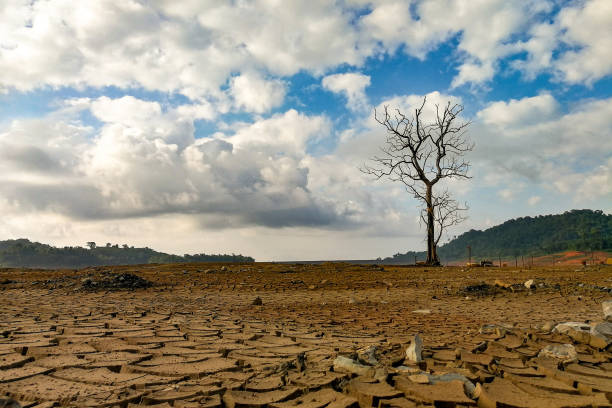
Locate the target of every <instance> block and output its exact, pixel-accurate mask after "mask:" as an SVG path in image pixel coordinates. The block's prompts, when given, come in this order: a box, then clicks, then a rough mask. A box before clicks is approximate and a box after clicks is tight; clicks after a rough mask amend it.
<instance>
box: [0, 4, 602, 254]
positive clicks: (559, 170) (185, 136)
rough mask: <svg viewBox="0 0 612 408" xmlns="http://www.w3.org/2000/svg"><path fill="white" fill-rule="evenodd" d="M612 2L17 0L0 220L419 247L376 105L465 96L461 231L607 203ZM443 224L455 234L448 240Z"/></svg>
mask: <svg viewBox="0 0 612 408" xmlns="http://www.w3.org/2000/svg"><path fill="white" fill-rule="evenodd" d="M610 50H612V1H610V0H585V1H578V0H575V1H563V0H548V1H547V0H521V1H506V0H405V1H401V0H374V1H367V0H343V1H330V0H304V1H301V0H295V1H282V0H234V1H229V0H228V1H226V2H223V1H214V0H211V1H207V0H181V1H177V0H122V1H116V0H87V1H74V0H4V1H1V2H0V73H1V74H0V212H1V213H2V217H0V239H9V238H19V237H27V238H30V239H33V240H38V241H42V242H46V243H51V244H54V245H61V246H63V245H85V242H87V241H96V242H98V243H105V242H113V243H119V244H122V243H127V244H129V245H135V246H150V247H153V248H156V249H159V250H164V251H168V252H173V253H179V254H182V253H194V252H207V253H211V252H215V253H217V252H224V253H225V252H229V253H231V252H236V253H243V254H247V255H251V256H254V257H255V258H256V259H257V260H295V259H364V258H371V257H378V256H383V257H384V256H390V255H392V254H394V253H397V252H405V251H406V250H409V249H423V248H424V247H425V244H424V242H423V234H424V232H423V229H422V228H420V226H419V223H418V203H417V202H416V201H415V200H414V199H413V198H412V197H411V195H410V194H408V193H406V191H405V190H404V189H403V188H402V187H401V186H400V185H394V184H392V183H389V182H386V183H385V182H376V181H374V180H372V179H371V178H369V177H368V176H366V175H364V174H362V173H360V172H359V170H358V167H359V166H360V165H362V164H363V163H364V161H366V160H367V159H368V157H370V156H372V155H374V154H375V153H376V152H377V148H378V146H379V145H381V143H382V141H383V140H384V132H383V131H382V128H381V127H380V125H378V124H376V122H374V121H373V118H372V116H373V109H374V108H375V107H377V106H382V105H390V106H392V107H398V108H400V109H403V110H406V111H409V110H410V109H411V107H412V106H414V105H415V103H418V102H419V101H420V100H421V99H422V97H423V95H427V96H428V100H429V101H431V102H432V103H433V102H439V103H444V102H445V101H448V100H451V101H453V102H458V103H462V104H463V105H464V106H465V111H464V118H465V119H466V120H471V121H472V125H471V126H470V129H469V137H470V138H471V140H472V141H474V142H475V144H476V148H475V150H474V151H473V152H472V153H471V154H470V155H469V157H468V158H469V160H470V161H471V162H472V169H471V175H472V176H473V178H472V179H471V180H469V181H467V182H460V183H453V184H450V185H449V188H450V190H451V191H452V192H453V193H454V194H455V195H456V197H457V199H458V200H459V201H461V202H464V201H466V202H467V203H468V205H469V206H470V210H469V220H468V221H466V222H465V223H464V224H462V225H461V226H459V227H456V228H455V229H453V230H451V231H449V234H448V236H449V237H452V236H453V235H455V234H459V233H461V232H463V231H466V230H468V229H470V228H486V227H488V226H492V225H495V224H498V223H500V222H503V221H505V220H507V219H509V218H514V217H518V216H525V215H537V214H550V213H559V212H563V211H566V210H570V209H573V208H592V209H602V210H604V211H605V212H610V211H612V54H611V53H610ZM443 240H444V241H445V240H446V239H443Z"/></svg>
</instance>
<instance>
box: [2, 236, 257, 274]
mask: <svg viewBox="0 0 612 408" xmlns="http://www.w3.org/2000/svg"><path fill="white" fill-rule="evenodd" d="M87 246H88V248H83V247H79V246H65V247H63V248H57V247H54V246H51V245H47V244H41V243H39V242H32V241H30V240H28V239H23V238H22V239H14V240H6V241H0V266H2V267H24V268H83V267H87V266H102V265H133V264H150V263H184V262H189V263H191V262H241V263H250V262H255V259H253V258H252V257H250V256H244V255H236V254H231V255H228V254H205V253H200V254H193V255H189V254H185V255H183V256H179V255H173V254H166V253H164V252H158V251H155V250H153V249H151V248H148V247H145V248H135V247H133V246H128V245H126V244H124V245H122V246H119V245H118V244H111V243H107V244H106V245H103V246H98V245H96V243H95V242H88V243H87Z"/></svg>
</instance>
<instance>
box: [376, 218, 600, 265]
mask: <svg viewBox="0 0 612 408" xmlns="http://www.w3.org/2000/svg"><path fill="white" fill-rule="evenodd" d="M468 245H469V246H471V248H472V259H474V260H480V259H497V258H498V257H501V258H513V257H515V256H525V255H534V256H539V255H546V254H551V253H556V252H561V251H571V250H576V251H598V250H610V249H612V215H607V214H604V213H603V211H600V210H596V211H593V210H571V211H566V212H565V213H563V214H557V215H538V216H537V217H521V218H516V219H513V220H510V221H506V222H504V223H503V224H501V225H497V226H495V227H492V228H489V229H487V230H484V231H480V230H470V231H468V232H466V233H464V234H461V235H460V236H458V237H456V238H455V239H453V240H452V241H450V242H448V243H447V244H445V245H443V246H441V247H440V248H439V249H438V255H439V256H440V258H441V260H442V261H443V262H450V261H458V260H464V259H467V246H468ZM425 255H426V254H425V252H407V253H405V254H395V255H394V256H393V257H390V258H385V259H384V260H383V261H382V262H383V263H414V259H415V256H416V257H417V259H419V260H423V259H424V257H425Z"/></svg>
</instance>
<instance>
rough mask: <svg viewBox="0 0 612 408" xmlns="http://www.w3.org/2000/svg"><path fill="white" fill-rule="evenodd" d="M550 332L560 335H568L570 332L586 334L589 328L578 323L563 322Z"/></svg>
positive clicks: (584, 324)
mask: <svg viewBox="0 0 612 408" xmlns="http://www.w3.org/2000/svg"><path fill="white" fill-rule="evenodd" d="M552 331H553V332H555V333H561V334H569V333H570V332H572V331H577V332H587V333H588V332H590V331H591V326H589V325H588V324H586V323H580V322H564V323H559V324H558V325H556V326H555V328H554V329H553V330H552Z"/></svg>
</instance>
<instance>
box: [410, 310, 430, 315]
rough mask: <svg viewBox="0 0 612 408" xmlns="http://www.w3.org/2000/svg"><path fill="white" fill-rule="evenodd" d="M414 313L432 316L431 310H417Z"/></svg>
mask: <svg viewBox="0 0 612 408" xmlns="http://www.w3.org/2000/svg"><path fill="white" fill-rule="evenodd" d="M412 313H417V314H431V310H430V309H417V310H413V311H412Z"/></svg>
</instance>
